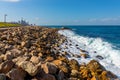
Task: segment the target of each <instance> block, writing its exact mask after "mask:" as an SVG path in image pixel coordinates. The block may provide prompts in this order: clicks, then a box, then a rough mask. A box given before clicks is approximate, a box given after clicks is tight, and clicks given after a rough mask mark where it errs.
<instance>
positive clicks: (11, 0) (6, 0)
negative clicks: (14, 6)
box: [0, 0, 21, 2]
mask: <svg viewBox="0 0 120 80" xmlns="http://www.w3.org/2000/svg"><path fill="white" fill-rule="evenodd" d="M0 1H4V2H19V1H21V0H0Z"/></svg>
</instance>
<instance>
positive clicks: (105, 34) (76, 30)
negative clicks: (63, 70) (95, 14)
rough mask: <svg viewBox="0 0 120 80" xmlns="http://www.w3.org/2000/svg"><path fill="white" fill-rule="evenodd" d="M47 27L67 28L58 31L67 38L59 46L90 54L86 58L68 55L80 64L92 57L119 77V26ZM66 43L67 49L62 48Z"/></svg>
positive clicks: (72, 51) (78, 52)
mask: <svg viewBox="0 0 120 80" xmlns="http://www.w3.org/2000/svg"><path fill="white" fill-rule="evenodd" d="M47 27H52V28H63V27H64V28H67V29H66V30H60V31H58V33H59V34H61V35H64V36H66V38H67V41H66V42H65V43H63V44H62V45H61V46H60V47H61V48H62V50H63V51H67V52H69V53H73V54H80V49H82V50H85V51H86V52H87V54H89V55H90V57H89V58H87V59H85V58H76V57H69V58H70V59H76V60H78V61H79V63H80V64H82V63H89V61H90V60H93V59H94V60H97V61H99V63H100V64H102V65H103V66H104V67H105V68H106V70H109V71H111V72H113V73H114V74H116V75H117V76H118V77H119V78H120V26H118V25H116V26H113V25H102V26H101V25H93V26H92V25H81V26H78V25H77V26H71V25H70V26H47ZM66 44H68V45H67V49H65V48H63V47H64V46H66ZM69 44H71V45H69ZM76 45H77V47H76ZM96 56H99V57H96Z"/></svg>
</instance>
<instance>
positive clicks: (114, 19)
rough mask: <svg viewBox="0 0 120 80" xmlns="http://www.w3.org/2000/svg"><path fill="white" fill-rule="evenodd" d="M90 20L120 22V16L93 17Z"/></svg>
mask: <svg viewBox="0 0 120 80" xmlns="http://www.w3.org/2000/svg"><path fill="white" fill-rule="evenodd" d="M88 21H89V22H119V21H120V16H118V17H114V18H107V17H106V18H93V19H89V20H88Z"/></svg>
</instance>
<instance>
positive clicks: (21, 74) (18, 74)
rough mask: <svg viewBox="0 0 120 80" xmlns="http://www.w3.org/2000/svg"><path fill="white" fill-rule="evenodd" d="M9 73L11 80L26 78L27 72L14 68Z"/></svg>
mask: <svg viewBox="0 0 120 80" xmlns="http://www.w3.org/2000/svg"><path fill="white" fill-rule="evenodd" d="M7 75H8V77H9V78H10V79H11V80H24V78H25V76H26V72H25V71H23V70H22V69H12V70H11V71H10V72H9V73H8V74H7Z"/></svg>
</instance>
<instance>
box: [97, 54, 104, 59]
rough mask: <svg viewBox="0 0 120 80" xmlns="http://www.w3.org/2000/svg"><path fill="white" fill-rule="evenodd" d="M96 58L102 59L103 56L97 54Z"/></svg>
mask: <svg viewBox="0 0 120 80" xmlns="http://www.w3.org/2000/svg"><path fill="white" fill-rule="evenodd" d="M96 58H98V59H100V60H102V59H104V58H103V57H102V56H100V55H97V56H96Z"/></svg>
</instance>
